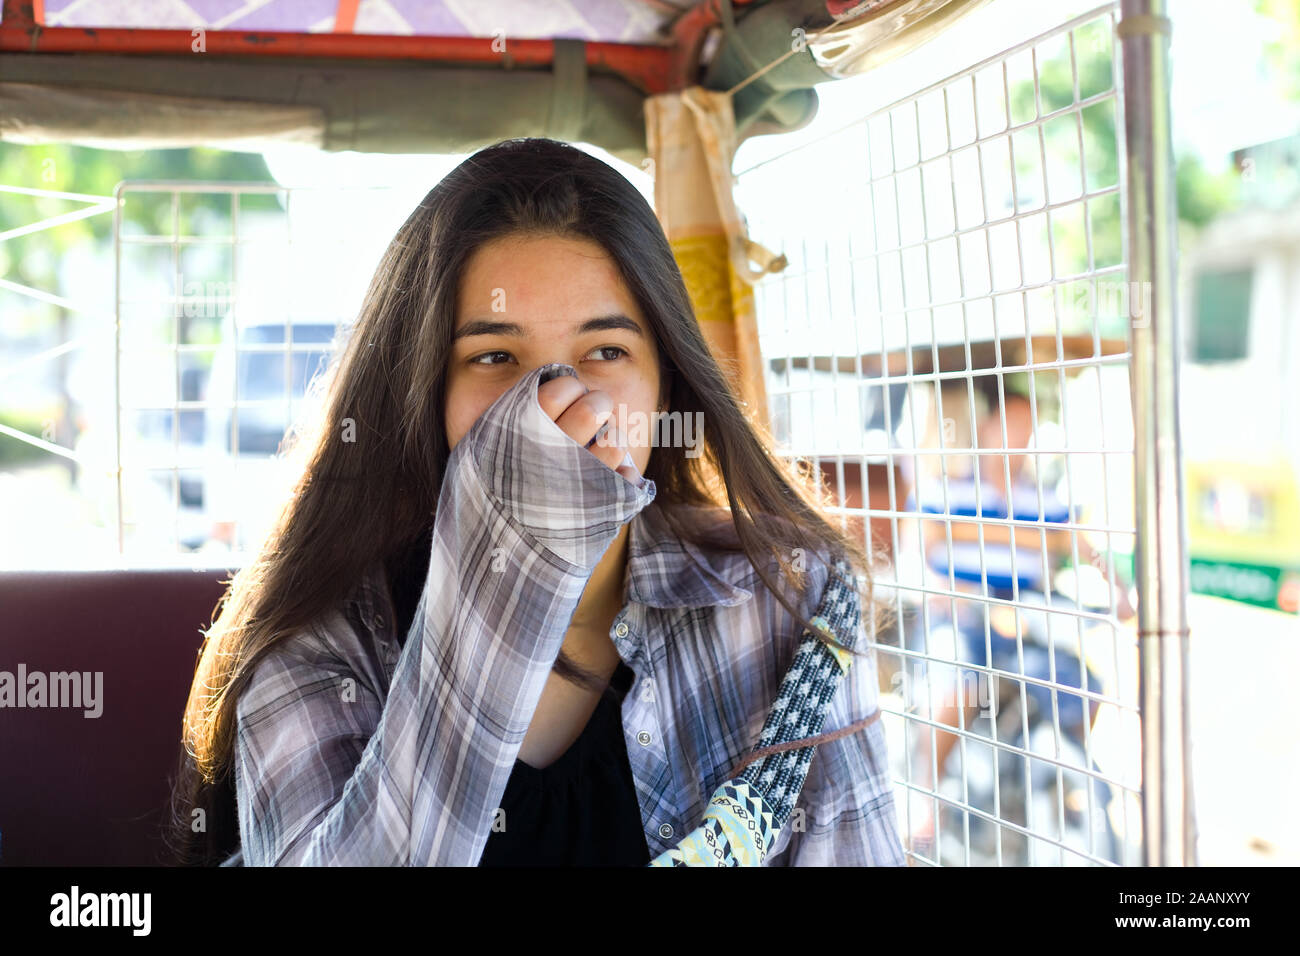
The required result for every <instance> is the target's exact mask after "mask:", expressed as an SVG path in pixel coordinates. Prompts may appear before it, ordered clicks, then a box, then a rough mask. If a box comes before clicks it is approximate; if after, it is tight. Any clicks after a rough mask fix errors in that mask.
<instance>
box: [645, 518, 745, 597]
mask: <svg viewBox="0 0 1300 956" xmlns="http://www.w3.org/2000/svg"><path fill="white" fill-rule="evenodd" d="M675 507H678V508H682V509H684V510H685V512H686V513H688V514H691V513H693V512H696V511H698V512H699V514H700V515H701V516H703V517H704V518H707V517H708V516H709V512H707V511H705V510H704V509H697V508H696V507H695V506H675ZM661 508H662V505H661V503H660V502H658V501H654V502H651V503H650V504H649V505H647V506H646V507H645V508H643V509H641V511H639V512H638V513H637V515H636V516H635V517H634V518H633V519H632V521H631V522H630V525H631V527H630V529H629V531H628V551H627V582H626V585H627V594H626V596H627V599H628V600H629V601H635V602H637V603H638V604H646V605H649V606H651V607H658V608H680V607H713V606H721V607H732V606H733V605H736V604H739V603H741V602H742V601H745V600H747V599H749V598H750V597H752V596H753V591H751V590H749V589H748V588H744V587H741V586H740V585H739V584H738V583H737V581H738V578H739V577H740V576H742V575H744V574H746V572H748V571H749V570H751V566H750V564H749V562H748V561H747V560H741V561H737V560H736V556H734V555H727V554H723V553H720V554H718V555H716V556H711V555H709V554H707V553H706V552H704V551H703V550H702V549H701V548H699V547H698V546H697V545H695V544H693V543H692V542H690V541H687V540H685V539H682V538H679V537H678V536H677V535H676V534H675V533H673V531H672V529H671V527H669V525H668V523H667V521H666V520H665V518H664V516H663V513H662V510H661ZM674 513H675V514H676V513H677V512H674ZM691 520H694V521H698V520H700V519H699V518H697V517H692V518H691ZM728 520H729V515H728Z"/></svg>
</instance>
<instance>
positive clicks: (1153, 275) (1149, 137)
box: [1117, 0, 1196, 866]
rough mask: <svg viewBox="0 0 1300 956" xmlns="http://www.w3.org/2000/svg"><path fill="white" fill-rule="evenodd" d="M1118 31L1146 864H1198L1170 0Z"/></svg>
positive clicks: (1127, 2) (1127, 11) (1137, 5)
mask: <svg viewBox="0 0 1300 956" xmlns="http://www.w3.org/2000/svg"><path fill="white" fill-rule="evenodd" d="M1117 32H1118V34H1119V40H1120V45H1121V50H1122V56H1123V73H1122V76H1123V83H1124V130H1125V140H1126V146H1125V155H1124V157H1123V159H1124V170H1125V172H1124V175H1125V182H1126V184H1127V207H1128V208H1127V218H1128V222H1127V230H1128V255H1129V260H1128V267H1129V276H1128V278H1129V286H1128V301H1129V316H1130V320H1131V321H1130V328H1131V335H1132V371H1131V375H1132V398H1133V420H1134V442H1135V462H1134V465H1135V489H1134V490H1135V497H1134V504H1135V510H1136V522H1137V523H1136V527H1137V543H1136V551H1135V554H1134V558H1135V560H1136V564H1135V575H1136V578H1137V587H1138V597H1139V605H1138V628H1139V630H1138V636H1139V659H1140V664H1139V668H1140V674H1141V677H1140V688H1139V695H1140V707H1141V713H1142V835H1143V850H1144V853H1143V862H1144V863H1145V864H1146V865H1147V866H1195V865H1196V824H1195V814H1194V807H1193V801H1192V780H1191V734H1190V728H1189V715H1188V658H1189V654H1188V627H1187V585H1188V577H1189V573H1188V562H1187V529H1186V517H1185V514H1184V508H1183V482H1182V474H1181V443H1180V437H1179V421H1178V404H1179V403H1178V364H1179V357H1180V355H1179V353H1180V347H1181V346H1180V336H1179V333H1178V311H1177V281H1178V245H1177V231H1176V229H1177V197H1176V195H1175V186H1174V161H1173V145H1172V139H1171V131H1170V120H1169V47H1170V40H1171V34H1172V31H1171V23H1170V20H1169V16H1168V0H1121V4H1120V21H1119V24H1118V27H1117Z"/></svg>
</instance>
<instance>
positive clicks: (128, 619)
mask: <svg viewBox="0 0 1300 956" xmlns="http://www.w3.org/2000/svg"><path fill="white" fill-rule="evenodd" d="M231 574H232V569H229V568H210V569H209V568H205V569H202V570H198V571H196V570H191V569H188V568H180V569H160V570H105V571H71V572H65V571H36V572H27V571H23V572H3V573H0V671H5V672H8V673H9V674H12V675H13V680H14V681H15V682H16V680H17V677H18V672H19V665H23V666H24V667H25V670H26V673H27V674H29V675H30V674H32V673H34V672H41V673H43V674H46V675H49V674H53V673H64V674H67V673H70V672H76V673H78V674H87V673H89V674H91V675H93V674H95V673H96V672H100V673H102V675H103V676H102V684H101V687H102V691H101V695H100V696H101V700H100V701H99V706H101V707H102V713H101V714H100V715H99V716H98V717H88V716H86V709H85V708H84V707H82V708H56V707H50V706H46V707H39V708H30V707H22V708H19V707H12V706H4V707H0V864H2V865H7V866H20V865H55V866H66V865H91V866H95V865H157V864H161V863H167V862H170V861H169V860H168V859H167V857H166V853H165V849H164V845H163V842H162V823H163V821H164V818H165V817H164V815H165V812H166V809H167V805H168V802H169V798H170V778H171V775H172V774H173V773H174V772H175V770H176V765H177V758H178V755H179V753H180V739H181V716H182V712H183V710H184V707H185V701H186V698H187V696H188V694H189V688H190V682H191V679H192V678H193V675H194V665H195V663H196V662H197V659H198V657H197V655H198V651H199V648H200V646H201V645H202V640H203V636H202V633H201V630H200V629H201V628H203V627H205V626H207V624H208V623H209V622H210V621H211V618H212V615H213V613H214V611H215V608H216V604H217V602H218V600H219V599H220V598H221V595H222V593H223V592H224V590H225V582H226V580H228V578H229V577H230V576H231ZM0 679H3V678H0ZM92 681H93V676H92ZM65 686H66V685H65ZM92 686H93V684H92ZM18 690H19V691H20V692H21V690H22V688H18ZM83 703H84V701H83Z"/></svg>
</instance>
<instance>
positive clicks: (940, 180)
mask: <svg viewBox="0 0 1300 956" xmlns="http://www.w3.org/2000/svg"><path fill="white" fill-rule="evenodd" d="M1117 16H1118V5H1117V4H1111V5H1107V6H1104V7H1100V8H1098V9H1096V10H1094V11H1092V12H1090V13H1088V14H1085V15H1083V16H1081V17H1078V18H1076V19H1074V20H1071V21H1069V22H1068V23H1065V24H1063V25H1061V26H1060V27H1058V28H1056V29H1053V30H1051V31H1049V32H1047V33H1045V34H1042V35H1040V36H1036V37H1033V38H1032V39H1029V40H1027V41H1025V42H1024V43H1021V44H1018V45H1016V46H1014V47H1011V48H1009V49H1007V50H1005V51H1004V52H1003V53H1001V54H999V55H998V56H996V57H993V58H990V59H988V60H984V61H982V62H979V63H975V64H973V65H971V66H969V67H967V68H966V69H963V70H961V71H960V72H957V73H954V74H952V75H950V76H948V77H946V78H944V79H942V80H940V81H938V82H935V83H933V84H932V85H930V86H928V87H926V88H924V89H922V90H919V91H918V92H916V93H914V94H912V95H909V96H906V97H903V98H901V99H899V100H897V101H895V102H893V103H891V104H889V105H888V106H885V107H883V108H881V109H877V110H874V111H872V112H871V113H870V114H869V115H866V116H864V117H863V118H862V119H861V120H860V121H859V122H856V123H854V124H852V125H851V126H848V127H845V128H843V129H841V130H839V131H837V132H835V133H834V134H832V135H830V136H827V137H824V138H822V139H820V140H817V141H816V142H813V143H811V144H806V145H801V146H800V147H798V148H796V149H793V150H791V151H789V152H786V153H783V154H781V155H779V156H777V157H775V158H772V159H769V160H765V161H763V162H762V163H760V164H758V165H755V166H752V167H750V168H748V169H746V170H744V171H742V172H741V174H740V175H739V177H738V185H737V195H738V198H739V200H740V206H741V208H743V209H744V210H745V211H746V213H747V218H748V225H749V231H750V234H751V236H752V237H753V238H754V239H756V240H757V241H758V242H760V243H762V244H763V245H765V246H766V247H767V248H769V249H773V250H775V251H780V252H784V253H785V254H786V256H787V257H788V259H789V263H790V264H789V266H788V268H787V269H786V270H785V271H784V272H782V273H780V274H779V275H776V276H772V277H769V278H767V279H765V280H764V281H763V282H761V283H760V284H759V285H758V287H757V288H756V290H755V294H756V303H757V308H758V314H759V337H760V345H761V349H762V351H763V355H764V358H765V360H766V362H765V365H766V368H767V374H768V381H767V387H768V394H769V397H770V402H771V411H772V415H773V424H774V427H775V431H776V434H777V437H778V439H780V440H781V441H782V442H783V443H785V445H786V446H787V447H788V451H789V453H790V454H792V455H798V456H802V457H805V458H809V459H811V460H813V461H814V462H815V463H817V464H818V465H819V466H820V467H821V469H822V472H823V474H824V475H825V477H826V479H827V482H828V485H829V486H830V487H831V488H832V489H834V490H835V492H836V494H837V496H838V501H839V504H840V508H839V509H838V511H839V513H840V515H841V516H842V520H843V521H844V522H845V524H846V526H847V527H851V528H853V529H854V530H855V531H856V532H857V533H858V534H860V535H861V538H862V540H863V542H864V544H869V546H870V547H871V548H872V549H873V551H874V552H875V554H876V555H877V558H878V563H877V571H876V574H875V588H876V591H875V596H876V600H877V602H881V603H883V604H885V605H886V606H887V608H888V610H889V611H890V612H892V614H891V616H892V618H893V623H892V624H891V625H889V626H888V627H887V628H886V629H882V630H880V631H879V632H877V633H876V635H875V642H874V645H875V649H876V654H877V660H878V662H879V665H880V672H881V679H882V698H881V701H882V710H883V711H884V718H883V719H884V721H885V724H886V728H887V732H888V735H889V740H890V745H891V759H892V761H893V764H894V766H893V775H894V778H895V783H896V788H897V789H896V795H897V797H898V807H899V818H900V826H901V827H902V829H903V831H904V837H905V842H906V843H907V847H908V853H909V857H910V859H911V861H912V862H913V864H914V865H915V864H921V865H925V864H941V865H981V864H995V865H1025V864H1028V865H1035V864H1036V865H1089V864H1102V865H1104V864H1113V863H1128V864H1133V863H1139V862H1140V847H1141V834H1140V824H1141V811H1140V804H1139V799H1138V798H1139V787H1140V763H1139V742H1140V738H1139V726H1138V720H1137V717H1138V708H1137V700H1138V680H1137V675H1138V670H1137V642H1136V637H1135V630H1134V625H1135V621H1134V619H1133V617H1132V608H1131V607H1130V606H1129V592H1128V589H1127V582H1131V580H1132V570H1131V557H1132V553H1133V545H1134V536H1135V526H1134V516H1133V501H1132V493H1133V431H1132V404H1131V397H1130V392H1129V380H1128V371H1129V351H1128V338H1127V337H1128V328H1129V323H1130V320H1131V317H1133V318H1132V320H1133V321H1141V316H1142V314H1143V313H1142V303H1140V302H1136V301H1130V296H1129V295H1128V286H1127V283H1126V280H1125V262H1126V256H1125V249H1124V242H1125V230H1124V218H1123V216H1124V199H1125V197H1124V195H1123V179H1122V169H1121V165H1120V157H1122V156H1123V154H1124V149H1123V133H1124V130H1123V122H1122V116H1121V115H1120V109H1121V104H1122V95H1121V90H1122V86H1121V77H1120V75H1119V73H1120V59H1119V56H1118V51H1117V46H1116V43H1115V39H1114V38H1115V24H1116V19H1117ZM818 164H819V165H818ZM936 816H937V820H936Z"/></svg>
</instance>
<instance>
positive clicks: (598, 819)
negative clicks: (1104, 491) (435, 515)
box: [388, 528, 650, 866]
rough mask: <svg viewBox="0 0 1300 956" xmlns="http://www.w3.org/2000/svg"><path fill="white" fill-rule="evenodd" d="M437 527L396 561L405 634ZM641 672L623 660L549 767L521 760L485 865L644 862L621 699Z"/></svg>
mask: <svg viewBox="0 0 1300 956" xmlns="http://www.w3.org/2000/svg"><path fill="white" fill-rule="evenodd" d="M431 547H432V528H429V529H428V530H427V531H426V532H425V534H424V535H423V536H421V538H420V539H418V540H417V541H416V542H415V544H414V545H413V546H412V547H411V548H410V549H409V550H408V551H406V552H405V553H404V554H400V555H397V556H396V557H395V559H394V560H393V561H391V562H390V563H389V567H388V573H389V579H390V581H391V582H392V585H391V586H392V590H393V604H394V607H396V609H397V616H398V630H397V634H398V639H399V640H402V641H404V640H405V637H406V634H407V632H408V631H409V630H410V628H411V624H412V622H413V620H414V618H415V609H416V606H417V604H418V603H419V598H420V592H421V590H422V588H423V583H424V578H425V576H426V575H427V573H428V566H429V551H430V548H431ZM634 678H635V675H634V674H633V672H632V669H631V668H630V667H628V666H627V665H626V664H625V663H623V662H622V661H619V663H618V667H617V668H616V669H615V671H614V675H613V677H612V678H611V680H610V686H609V687H607V688H606V689H605V693H604V694H602V695H601V698H600V702H599V703H598V704H597V705H596V709H595V711H593V713H592V715H591V717H590V719H588V721H587V725H586V726H585V727H584V728H583V730H582V734H581V735H580V736H579V737H578V739H577V740H575V741H574V742H573V744H572V745H571V746H570V747H569V749H568V750H566V751H565V752H564V754H563V755H562V756H561V757H560V758H559V759H558V760H556V761H555V762H554V763H551V764H549V765H547V766H545V767H541V768H538V767H533V766H530V765H529V764H527V763H525V762H524V761H522V760H516V761H515V765H514V768H513V769H512V770H511V772H510V779H509V781H507V783H506V789H505V793H504V794H503V795H502V798H501V809H502V810H504V821H503V822H504V828H503V829H499V830H496V831H494V832H492V833H491V834H490V835H489V836H488V841H487V845H486V846H485V847H484V850H483V855H482V857H481V858H480V860H479V865H480V866H645V865H646V864H647V863H649V862H650V850H649V847H648V845H647V844H646V839H645V830H644V829H643V828H642V824H641V805H640V803H639V801H638V800H637V796H636V783H635V781H634V780H633V778H632V766H631V764H630V763H629V761H628V757H627V738H626V736H625V735H624V732H623V716H622V704H623V698H624V697H625V696H626V695H627V692H628V690H629V688H630V687H631V686H632V682H633V680H634Z"/></svg>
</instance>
